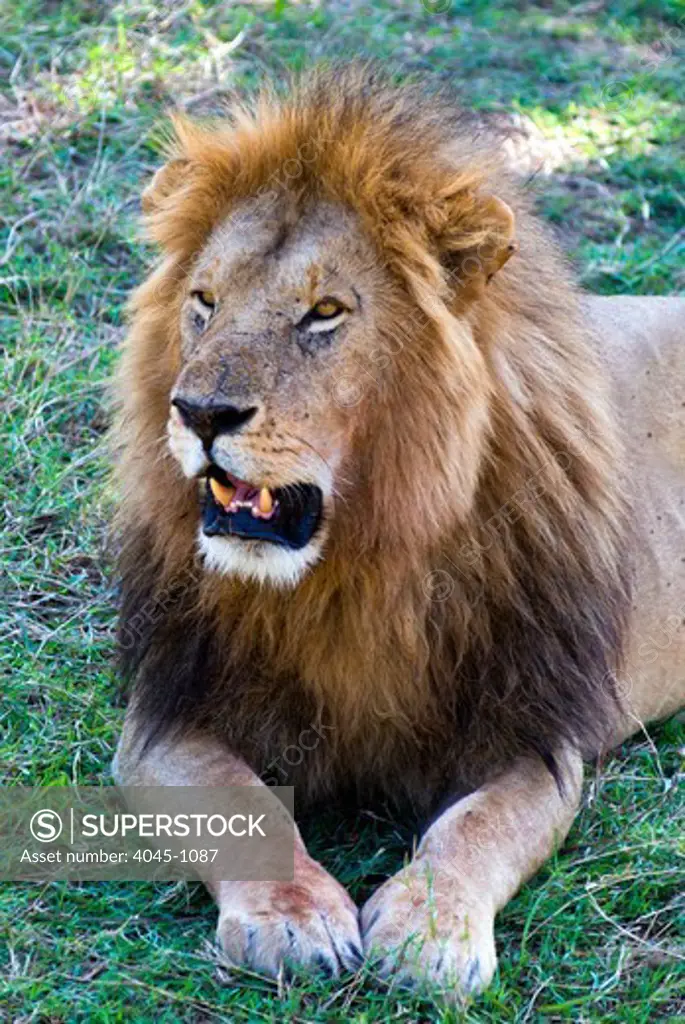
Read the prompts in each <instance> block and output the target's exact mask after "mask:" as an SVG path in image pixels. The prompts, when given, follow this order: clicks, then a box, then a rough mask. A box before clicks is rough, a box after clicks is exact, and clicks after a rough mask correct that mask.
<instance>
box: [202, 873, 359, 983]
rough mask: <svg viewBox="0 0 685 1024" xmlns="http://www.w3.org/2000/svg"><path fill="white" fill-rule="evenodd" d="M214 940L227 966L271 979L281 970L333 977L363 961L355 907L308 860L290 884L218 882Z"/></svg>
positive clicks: (331, 879) (347, 897)
mask: <svg viewBox="0 0 685 1024" xmlns="http://www.w3.org/2000/svg"><path fill="white" fill-rule="evenodd" d="M217 939H218V941H219V944H220V945H221V947H222V949H223V951H224V953H225V954H226V956H227V957H228V959H229V960H230V961H231V962H232V963H234V964H237V965H242V966H246V967H250V968H251V969H253V970H255V971H258V972H259V973H260V974H267V975H271V976H272V977H275V976H277V975H278V973H279V971H280V970H281V969H282V967H283V966H285V967H286V968H292V967H297V966H302V967H305V968H313V969H316V970H321V971H323V972H324V973H326V974H328V975H331V976H335V975H337V974H339V972H340V970H341V968H346V969H349V970H356V969H357V968H358V967H359V966H360V965H361V962H362V956H363V954H362V948H361V937H360V933H359V922H358V911H357V907H356V906H355V904H354V903H353V901H352V899H351V898H350V897H349V896H348V894H347V893H346V891H345V890H344V889H343V887H342V886H341V885H340V884H339V883H338V882H336V880H335V879H334V878H333V877H332V876H331V875H329V874H328V872H326V871H325V870H324V869H323V868H322V867H321V865H320V864H317V863H316V861H314V860H308V861H306V862H305V863H304V865H302V864H301V865H300V866H299V867H298V868H297V869H296V873H295V878H294V880H293V881H292V882H232V883H222V888H221V900H220V914H219V924H218V927H217Z"/></svg>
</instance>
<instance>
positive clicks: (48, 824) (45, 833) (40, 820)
mask: <svg viewBox="0 0 685 1024" xmlns="http://www.w3.org/2000/svg"><path fill="white" fill-rule="evenodd" d="M29 828H30V829H31V835H32V836H33V838H34V839H37V840H38V842H39V843H54V841H55V839H57V838H58V837H59V836H60V835H61V834H62V828H63V824H62V819H61V818H60V816H59V814H58V813H57V811H51V810H49V809H48V808H45V809H44V810H42V811H36V813H35V814H34V815H33V817H32V818H31V821H30V822H29Z"/></svg>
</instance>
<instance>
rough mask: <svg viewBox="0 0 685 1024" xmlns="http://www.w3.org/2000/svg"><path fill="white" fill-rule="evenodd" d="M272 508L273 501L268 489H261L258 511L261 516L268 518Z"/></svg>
mask: <svg viewBox="0 0 685 1024" xmlns="http://www.w3.org/2000/svg"><path fill="white" fill-rule="evenodd" d="M273 507H274V500H273V498H272V497H271V491H270V490H269V488H268V487H262V489H261V491H260V492H259V511H260V512H261V513H262V515H265V516H268V514H269V512H271V510H272V508H273Z"/></svg>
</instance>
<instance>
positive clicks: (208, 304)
mask: <svg viewBox="0 0 685 1024" xmlns="http://www.w3.org/2000/svg"><path fill="white" fill-rule="evenodd" d="M191 296H192V298H193V299H195V300H196V301H197V302H199V303H200V305H201V306H204V307H205V309H208V310H213V309H214V307H215V306H216V297H215V295H214V292H206V291H197V292H191Z"/></svg>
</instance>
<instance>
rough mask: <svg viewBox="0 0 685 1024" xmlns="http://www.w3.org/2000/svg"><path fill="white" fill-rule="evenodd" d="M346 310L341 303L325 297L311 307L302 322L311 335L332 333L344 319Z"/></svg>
mask: <svg viewBox="0 0 685 1024" xmlns="http://www.w3.org/2000/svg"><path fill="white" fill-rule="evenodd" d="M347 312H348V310H347V307H346V306H343V304H342V302H338V300H337V299H333V298H331V297H330V296H326V297H325V298H323V299H319V301H318V302H317V303H316V304H315V305H314V306H312V308H311V309H310V310H309V312H308V313H307V315H306V316H305V317H304V319H303V321H302V326H304V327H306V328H307V330H308V331H310V332H311V333H312V334H320V333H322V332H323V331H333V330H335V328H336V327H337V326H338V324H340V323H342V321H343V320H344V319H345V315H346V314H347Z"/></svg>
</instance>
